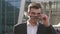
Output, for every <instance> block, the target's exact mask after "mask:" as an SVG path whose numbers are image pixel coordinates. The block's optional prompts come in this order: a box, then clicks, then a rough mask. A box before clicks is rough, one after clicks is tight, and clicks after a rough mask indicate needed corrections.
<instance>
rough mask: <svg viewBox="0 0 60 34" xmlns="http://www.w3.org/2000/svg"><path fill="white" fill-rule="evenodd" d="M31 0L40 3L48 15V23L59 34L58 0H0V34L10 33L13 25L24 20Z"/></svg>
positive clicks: (59, 11) (59, 9) (59, 8)
mask: <svg viewBox="0 0 60 34" xmlns="http://www.w3.org/2000/svg"><path fill="white" fill-rule="evenodd" d="M31 2H39V3H41V6H42V12H43V13H45V14H47V15H48V16H49V18H50V23H51V24H52V26H53V27H54V28H55V30H56V31H57V32H58V33H59V34H60V0H0V34H12V33H13V30H14V25H18V24H20V23H24V22H26V20H27V19H28V17H27V14H26V12H27V7H28V5H29V3H31Z"/></svg>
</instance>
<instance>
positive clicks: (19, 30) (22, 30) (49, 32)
mask: <svg viewBox="0 0 60 34" xmlns="http://www.w3.org/2000/svg"><path fill="white" fill-rule="evenodd" d="M33 33H34V32H33ZM14 34H27V23H23V24H20V25H18V26H15V28H14ZM37 34H57V32H56V31H55V30H54V28H53V27H52V26H51V25H50V26H49V27H45V26H44V25H42V24H40V23H39V26H38V30H37Z"/></svg>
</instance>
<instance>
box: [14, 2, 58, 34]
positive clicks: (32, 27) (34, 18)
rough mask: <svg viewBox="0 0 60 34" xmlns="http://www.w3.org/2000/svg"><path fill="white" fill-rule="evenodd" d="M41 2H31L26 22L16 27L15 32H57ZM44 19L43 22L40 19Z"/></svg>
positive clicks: (16, 33) (44, 33)
mask: <svg viewBox="0 0 60 34" xmlns="http://www.w3.org/2000/svg"><path fill="white" fill-rule="evenodd" d="M41 9H42V8H41V5H40V3H35V2H33V3H31V4H29V6H28V11H27V15H28V16H29V19H28V20H27V22H26V23H22V24H19V25H18V26H15V28H14V34H57V33H56V31H55V30H54V28H53V27H52V25H51V24H50V22H49V18H48V16H47V15H45V14H42V11H41ZM39 20H42V22H43V24H41V23H39V22H38V21H39Z"/></svg>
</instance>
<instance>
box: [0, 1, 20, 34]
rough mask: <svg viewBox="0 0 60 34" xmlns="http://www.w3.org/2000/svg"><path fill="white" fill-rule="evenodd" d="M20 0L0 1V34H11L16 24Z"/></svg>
mask: <svg viewBox="0 0 60 34" xmlns="http://www.w3.org/2000/svg"><path fill="white" fill-rule="evenodd" d="M20 2H21V0H0V34H12V31H13V26H14V25H15V24H17V21H18V15H19V11H20V10H19V8H20Z"/></svg>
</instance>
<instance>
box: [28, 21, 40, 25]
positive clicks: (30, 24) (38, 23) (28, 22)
mask: <svg viewBox="0 0 60 34" xmlns="http://www.w3.org/2000/svg"><path fill="white" fill-rule="evenodd" d="M38 25H39V23H37V25H35V26H38ZM27 26H32V25H31V24H30V23H29V20H27Z"/></svg>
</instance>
